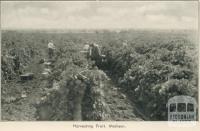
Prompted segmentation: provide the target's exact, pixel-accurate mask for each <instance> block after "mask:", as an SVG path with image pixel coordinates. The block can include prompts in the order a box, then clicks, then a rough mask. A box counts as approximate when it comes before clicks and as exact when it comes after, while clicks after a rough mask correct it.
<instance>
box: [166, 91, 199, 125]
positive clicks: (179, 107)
mask: <svg viewBox="0 0 200 131" xmlns="http://www.w3.org/2000/svg"><path fill="white" fill-rule="evenodd" d="M167 108H168V121H196V120H197V112H196V111H197V102H196V100H195V99H194V98H193V97H190V96H184V95H181V96H174V97H172V98H170V99H169V100H168V103H167Z"/></svg>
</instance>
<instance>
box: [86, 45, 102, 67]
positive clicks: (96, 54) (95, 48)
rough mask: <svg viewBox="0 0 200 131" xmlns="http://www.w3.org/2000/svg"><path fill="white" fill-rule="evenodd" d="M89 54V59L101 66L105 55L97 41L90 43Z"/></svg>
mask: <svg viewBox="0 0 200 131" xmlns="http://www.w3.org/2000/svg"><path fill="white" fill-rule="evenodd" d="M88 56H89V59H91V60H93V61H95V64H96V65H97V66H101V64H102V62H103V60H104V59H105V55H103V54H102V53H101V50H100V47H99V45H98V44H96V43H93V44H90V45H89V50H88Z"/></svg>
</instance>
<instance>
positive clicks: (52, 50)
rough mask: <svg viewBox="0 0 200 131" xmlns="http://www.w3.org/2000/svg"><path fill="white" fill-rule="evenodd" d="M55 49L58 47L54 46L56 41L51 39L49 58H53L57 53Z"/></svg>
mask: <svg viewBox="0 0 200 131" xmlns="http://www.w3.org/2000/svg"><path fill="white" fill-rule="evenodd" d="M55 49H56V47H55V46H54V43H53V41H52V40H51V41H50V42H49V43H48V55H49V59H52V58H53V57H54V55H55Z"/></svg>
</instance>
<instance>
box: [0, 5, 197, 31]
mask: <svg viewBox="0 0 200 131" xmlns="http://www.w3.org/2000/svg"><path fill="white" fill-rule="evenodd" d="M1 27H2V28H9V29H16V28H17V29H52V28H53V29H107V28H109V29H112V28H144V29H145V28H159V29H197V27H198V2H197V1H191V2H186V1H182V2H161V1H157V2H156V1H154V2H147V1H143V2H136V1H135V2H133V1H132V2H130V1H129V2H116V1H115V2H112V1H110V2H105V1H104V2H102V1H101V2H99V1H96V2H95V1H94V2H91V1H90V2H77V1H75V2H67V1H65V2H64V1H63V2H61V1H58V2H51V1H48V2H39V1H37V2H14V1H7V2H1Z"/></svg>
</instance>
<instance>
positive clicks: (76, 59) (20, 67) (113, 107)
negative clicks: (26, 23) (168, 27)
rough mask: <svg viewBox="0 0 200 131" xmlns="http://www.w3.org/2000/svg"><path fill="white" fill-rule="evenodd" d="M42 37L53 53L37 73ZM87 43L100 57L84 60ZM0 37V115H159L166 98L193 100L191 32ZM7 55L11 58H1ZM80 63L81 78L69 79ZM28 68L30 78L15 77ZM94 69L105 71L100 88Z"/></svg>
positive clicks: (22, 33)
mask: <svg viewBox="0 0 200 131" xmlns="http://www.w3.org/2000/svg"><path fill="white" fill-rule="evenodd" d="M49 40H53V41H54V44H55V46H56V57H55V58H54V59H53V61H52V63H53V66H52V73H51V75H50V76H48V77H47V78H44V76H43V75H42V72H43V71H44V68H45V67H44V65H43V64H42V61H43V60H45V59H47V58H48V56H47V44H48V42H49ZM124 41H126V43H127V45H123V44H122V43H123V42H124ZM88 42H95V43H97V44H98V45H99V46H100V47H101V51H102V53H103V54H104V55H105V56H106V59H105V61H104V62H102V63H98V62H95V61H88V59H87V58H86V57H85V56H84V55H83V54H82V53H80V51H81V50H82V49H83V47H84V45H85V44H86V43H88ZM1 43H2V44H1V51H2V52H1V95H2V96H1V101H2V120H5V121H7V120H12V121H16V120H23V121H30V120H50V121H63V120H67V121H71V120H85V121H142V120H162V121H165V120H167V108H166V103H167V101H168V99H169V98H171V97H173V96H176V95H188V96H192V97H194V98H195V99H196V100H197V99H198V45H197V42H196V37H195V32H193V31H182V30H180V31H165V30H160V31H158V30H153V31H150V30H128V31H120V32H115V31H108V30H99V31H90V32H87V31H74V32H73V31H69V32H59V31H58V32H56V31H3V32H2V40H1ZM13 54H14V55H15V56H16V57H15V59H11V58H10V57H9V56H12V55H13ZM86 66H89V69H88V71H87V72H86V74H85V75H86V76H87V77H88V78H89V79H87V80H85V79H83V80H82V79H79V78H77V77H76V75H77V74H78V73H79V72H81V71H84V70H85V67H86ZM93 66H96V67H95V68H93ZM28 72H31V73H33V74H34V78H33V79H31V80H27V81H21V80H20V75H22V74H24V73H28ZM97 74H101V75H102V76H104V77H105V79H103V80H101V84H102V87H100V88H99V87H98V86H96V85H97V84H96V83H98V82H99V81H98V80H94V78H97Z"/></svg>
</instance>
